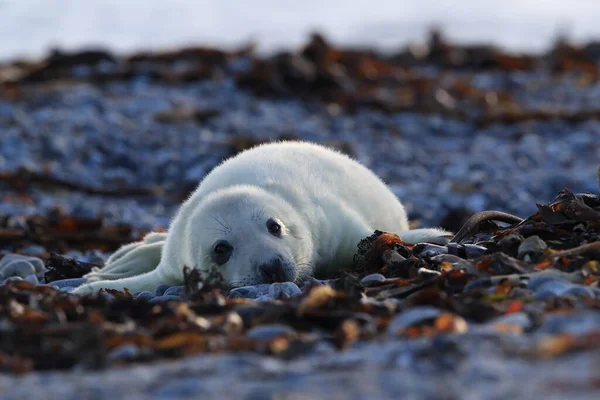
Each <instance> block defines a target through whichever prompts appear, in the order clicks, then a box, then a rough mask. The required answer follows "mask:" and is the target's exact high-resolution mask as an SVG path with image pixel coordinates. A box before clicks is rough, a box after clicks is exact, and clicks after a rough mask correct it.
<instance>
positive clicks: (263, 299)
mask: <svg viewBox="0 0 600 400" xmlns="http://www.w3.org/2000/svg"><path fill="white" fill-rule="evenodd" d="M254 300H256V301H273V300H275V299H274V298H272V297H271V296H269V295H268V294H263V295H261V296H258V297H257V298H256V299H254Z"/></svg>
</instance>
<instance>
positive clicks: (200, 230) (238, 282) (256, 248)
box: [181, 186, 313, 287]
mask: <svg viewBox="0 0 600 400" xmlns="http://www.w3.org/2000/svg"><path fill="white" fill-rule="evenodd" d="M182 222H184V221H182ZM184 223H185V225H186V227H185V230H186V233H187V234H186V235H185V237H186V238H188V239H189V240H186V242H187V243H186V245H185V246H182V248H181V250H182V251H183V253H184V254H183V258H184V260H185V262H186V264H191V265H194V266H195V267H196V268H199V269H202V270H209V269H211V268H217V269H218V270H219V272H220V273H221V275H222V276H223V278H224V279H225V280H226V281H227V283H228V284H229V285H230V286H232V287H237V286H245V285H256V284H259V283H273V282H286V281H298V280H301V279H302V278H304V277H306V276H307V275H309V274H310V273H311V272H312V260H313V254H312V251H313V250H312V249H313V244H312V240H313V238H312V236H311V230H310V229H309V227H308V226H307V225H306V223H305V222H304V220H303V219H302V218H301V217H300V214H299V213H298V211H297V210H295V209H294V208H293V207H292V206H291V205H290V204H289V203H287V202H286V201H285V200H283V199H282V198H281V197H279V196H277V195H274V194H272V193H269V192H267V191H265V190H263V189H260V188H257V187H254V186H233V187H229V188H227V189H222V190H219V191H216V192H214V193H211V194H210V195H208V196H207V197H206V198H204V199H202V201H201V202H200V204H198V206H197V207H195V209H194V210H193V213H192V215H191V216H190V217H189V218H188V219H187V220H186V221H185V222H184Z"/></svg>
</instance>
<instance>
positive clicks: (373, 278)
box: [360, 274, 386, 287]
mask: <svg viewBox="0 0 600 400" xmlns="http://www.w3.org/2000/svg"><path fill="white" fill-rule="evenodd" d="M385 279H386V278H385V276H383V275H381V274H370V275H367V276H365V277H364V278H362V279H361V280H360V284H361V285H363V286H367V287H368V286H371V285H373V284H375V283H379V282H385Z"/></svg>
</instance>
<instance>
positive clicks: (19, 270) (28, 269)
mask: <svg viewBox="0 0 600 400" xmlns="http://www.w3.org/2000/svg"><path fill="white" fill-rule="evenodd" d="M32 274H35V267H34V266H33V264H31V263H30V262H29V261H26V260H14V261H11V262H9V263H7V264H4V266H3V267H2V269H1V270H0V279H6V278H10V277H11V276H19V277H21V278H25V277H26V276H28V275H32Z"/></svg>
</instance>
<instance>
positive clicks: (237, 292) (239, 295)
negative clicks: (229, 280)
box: [227, 286, 258, 299]
mask: <svg viewBox="0 0 600 400" xmlns="http://www.w3.org/2000/svg"><path fill="white" fill-rule="evenodd" d="M257 296H258V291H257V290H256V287H254V286H243V287H239V288H234V289H231V290H230V291H229V294H228V295H227V297H229V298H230V299H254V298H256V297H257Z"/></svg>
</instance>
